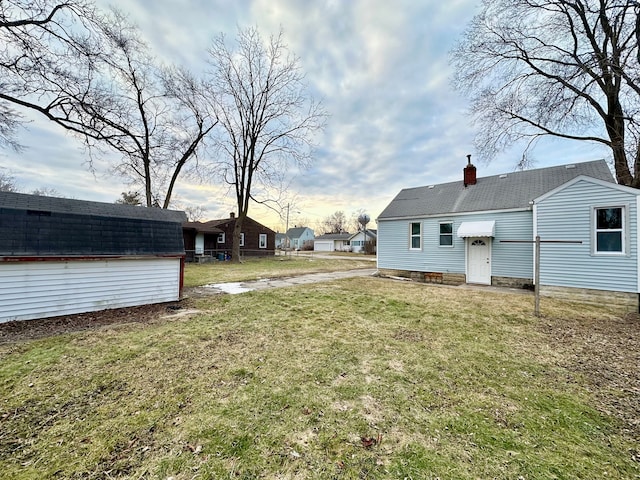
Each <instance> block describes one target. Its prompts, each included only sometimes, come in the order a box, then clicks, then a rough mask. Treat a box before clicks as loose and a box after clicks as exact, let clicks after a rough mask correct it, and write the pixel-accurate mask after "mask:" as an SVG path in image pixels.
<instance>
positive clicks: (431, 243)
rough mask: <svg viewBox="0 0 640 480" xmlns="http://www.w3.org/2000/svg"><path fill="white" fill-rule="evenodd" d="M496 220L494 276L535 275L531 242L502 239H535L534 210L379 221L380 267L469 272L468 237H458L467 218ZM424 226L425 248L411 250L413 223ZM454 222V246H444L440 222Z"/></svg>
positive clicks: (421, 270) (493, 260) (471, 219)
mask: <svg viewBox="0 0 640 480" xmlns="http://www.w3.org/2000/svg"><path fill="white" fill-rule="evenodd" d="M485 220H495V222H496V225H495V237H494V240H493V241H492V242H491V244H492V262H491V266H492V271H491V275H492V276H500V277H511V278H525V279H530V278H533V249H532V246H531V244H515V243H501V242H500V240H532V238H533V225H532V212H531V211H516V212H496V213H482V214H468V215H449V216H448V215H443V216H442V217H435V218H426V219H424V218H423V219H413V220H378V268H386V269H393V270H408V271H417V272H442V273H461V274H464V273H465V240H464V239H463V238H459V237H457V236H456V232H457V231H458V227H459V226H460V224H461V223H462V222H464V221H485ZM416 221H419V222H420V223H421V225H422V250H409V223H410V222H416ZM442 222H452V223H453V246H440V244H439V243H440V223H442Z"/></svg>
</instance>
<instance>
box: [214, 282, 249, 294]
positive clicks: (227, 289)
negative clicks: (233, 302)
mask: <svg viewBox="0 0 640 480" xmlns="http://www.w3.org/2000/svg"><path fill="white" fill-rule="evenodd" d="M203 287H204V288H215V289H216V290H220V291H221V292H224V293H229V294H231V295H236V294H238V293H244V292H251V291H252V290H254V289H253V288H250V287H246V286H243V285H242V283H240V282H230V283H210V284H209V285H203Z"/></svg>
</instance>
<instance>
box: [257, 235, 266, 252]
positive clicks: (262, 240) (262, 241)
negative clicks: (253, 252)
mask: <svg viewBox="0 0 640 480" xmlns="http://www.w3.org/2000/svg"><path fill="white" fill-rule="evenodd" d="M258 246H259V247H260V248H267V234H266V233H261V234H260V242H259V244H258Z"/></svg>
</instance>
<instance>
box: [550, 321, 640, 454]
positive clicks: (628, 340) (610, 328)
mask: <svg viewBox="0 0 640 480" xmlns="http://www.w3.org/2000/svg"><path fill="white" fill-rule="evenodd" d="M541 328H542V330H543V331H544V333H545V334H547V335H549V336H550V337H551V339H550V343H552V344H554V345H556V346H557V347H559V348H560V349H562V351H563V353H564V354H563V355H562V358H563V360H562V361H563V363H564V364H563V365H562V366H563V367H565V368H568V369H569V370H570V371H572V372H575V373H576V374H579V375H580V376H581V377H582V378H584V379H585V380H586V381H587V382H588V383H589V386H590V388H591V390H592V392H593V394H594V397H595V398H596V401H597V402H598V405H597V408H598V409H599V410H600V411H602V412H603V413H605V414H609V415H613V416H615V417H618V418H619V419H621V421H622V425H621V426H622V429H623V431H625V432H626V433H628V434H629V435H631V436H632V438H639V439H640V316H639V315H638V314H629V315H626V316H625V317H623V318H617V319H611V318H608V319H606V320H604V319H597V318H596V319H585V318H580V319H562V320H560V319H557V320H555V319H554V320H553V321H549V320H548V319H547V321H545V322H543V323H542V324H541ZM636 454H638V452H636ZM638 461H640V458H638Z"/></svg>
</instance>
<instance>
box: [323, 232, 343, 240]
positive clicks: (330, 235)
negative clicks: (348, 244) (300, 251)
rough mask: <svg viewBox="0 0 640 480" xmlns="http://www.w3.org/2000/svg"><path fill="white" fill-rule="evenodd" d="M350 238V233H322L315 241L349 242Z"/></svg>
mask: <svg viewBox="0 0 640 480" xmlns="http://www.w3.org/2000/svg"><path fill="white" fill-rule="evenodd" d="M349 238H351V234H350V233H324V234H322V235H320V236H318V237H316V238H315V239H316V240H349Z"/></svg>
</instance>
